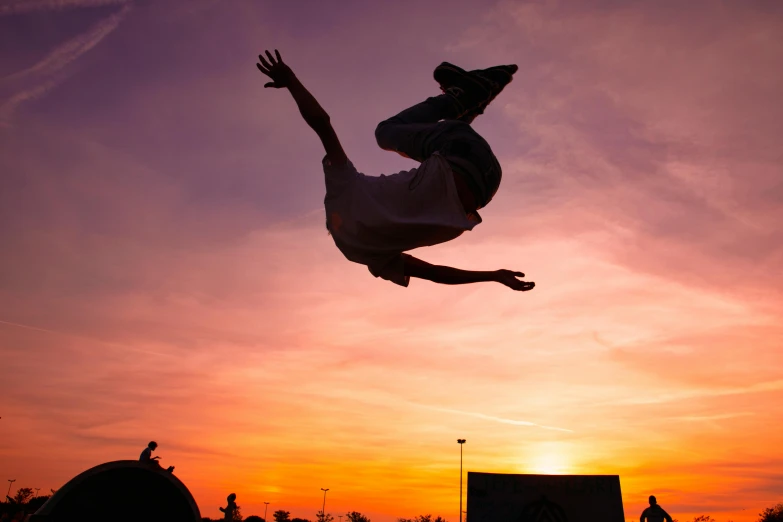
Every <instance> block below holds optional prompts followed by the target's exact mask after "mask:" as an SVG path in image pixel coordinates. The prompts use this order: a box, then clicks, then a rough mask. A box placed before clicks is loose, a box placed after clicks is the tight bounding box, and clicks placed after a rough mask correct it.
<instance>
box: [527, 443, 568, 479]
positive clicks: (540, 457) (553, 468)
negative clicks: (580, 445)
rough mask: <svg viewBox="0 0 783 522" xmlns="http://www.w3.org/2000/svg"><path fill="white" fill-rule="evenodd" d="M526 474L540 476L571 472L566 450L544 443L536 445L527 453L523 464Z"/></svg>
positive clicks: (559, 446)
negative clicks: (526, 458)
mask: <svg viewBox="0 0 783 522" xmlns="http://www.w3.org/2000/svg"><path fill="white" fill-rule="evenodd" d="M525 468H526V470H527V472H528V473H539V474H542V475H563V474H566V473H569V472H570V471H571V462H570V459H569V458H568V450H567V448H565V447H563V446H561V445H560V444H557V443H551V442H545V443H541V444H537V445H536V446H535V447H533V448H532V451H530V452H529V453H528V460H527V462H525Z"/></svg>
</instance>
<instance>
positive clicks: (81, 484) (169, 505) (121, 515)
mask: <svg viewBox="0 0 783 522" xmlns="http://www.w3.org/2000/svg"><path fill="white" fill-rule="evenodd" d="M27 520H28V521H29V522H75V521H79V522H98V521H101V522H105V521H107V520H111V521H117V522H126V521H127V522H140V521H144V522H164V521H165V522H175V521H176V522H179V521H182V522H200V521H201V514H200V513H199V509H198V506H197V505H196V501H195V500H194V499H193V495H191V494H190V491H188V488H187V487H185V484H183V483H182V481H180V480H179V479H178V478H177V477H176V475H173V474H172V473H169V472H167V471H165V470H158V469H154V468H152V467H150V466H149V465H147V464H143V463H141V462H139V461H137V460H118V461H115V462H107V463H106V464H101V465H99V466H95V467H94V468H91V469H88V470H87V471H84V472H83V473H80V474H79V475H77V476H75V477H74V478H72V479H71V480H69V481H68V483H67V484H65V485H64V486H63V487H61V488H60V489H58V490H57V492H55V493H54V494H53V495H52V497H51V498H50V499H49V500H47V501H46V503H45V504H44V505H43V506H41V508H40V509H39V510H38V511H36V512H35V514H33V515H30V516H29V517H28V518H27Z"/></svg>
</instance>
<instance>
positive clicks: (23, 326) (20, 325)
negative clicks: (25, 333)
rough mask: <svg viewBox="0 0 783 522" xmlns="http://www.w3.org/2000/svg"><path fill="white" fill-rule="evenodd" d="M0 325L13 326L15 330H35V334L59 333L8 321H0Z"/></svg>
mask: <svg viewBox="0 0 783 522" xmlns="http://www.w3.org/2000/svg"><path fill="white" fill-rule="evenodd" d="M0 324H4V325H7V326H15V327H16V328H24V329H25V330H35V331H37V332H46V333H59V332H54V331H52V330H47V329H46V328H38V327H37V326H29V325H26V324H19V323H12V322H10V321H0Z"/></svg>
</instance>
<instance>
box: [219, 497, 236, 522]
mask: <svg viewBox="0 0 783 522" xmlns="http://www.w3.org/2000/svg"><path fill="white" fill-rule="evenodd" d="M236 499H237V494H236V493H231V494H230V495H229V496H228V497H226V500H227V501H228V505H227V506H226V507H225V508H218V509H220V511H222V512H223V513H225V515H223V520H234V513H236V510H237V503H236Z"/></svg>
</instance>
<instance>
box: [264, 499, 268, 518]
mask: <svg viewBox="0 0 783 522" xmlns="http://www.w3.org/2000/svg"><path fill="white" fill-rule="evenodd" d="M264 504H266V505H265V506H264V522H266V510H267V509H269V502H264Z"/></svg>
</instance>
